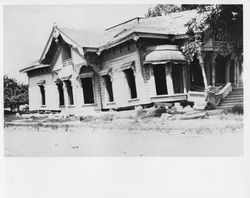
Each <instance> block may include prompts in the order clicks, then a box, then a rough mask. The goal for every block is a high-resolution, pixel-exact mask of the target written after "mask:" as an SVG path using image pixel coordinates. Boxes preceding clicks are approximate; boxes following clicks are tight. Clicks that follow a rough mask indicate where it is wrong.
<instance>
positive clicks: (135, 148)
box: [4, 114, 243, 157]
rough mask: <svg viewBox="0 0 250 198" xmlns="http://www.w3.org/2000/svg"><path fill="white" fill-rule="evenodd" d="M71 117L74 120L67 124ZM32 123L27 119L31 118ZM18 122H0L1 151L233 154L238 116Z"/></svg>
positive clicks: (238, 144)
mask: <svg viewBox="0 0 250 198" xmlns="http://www.w3.org/2000/svg"><path fill="white" fill-rule="evenodd" d="M72 123H74V124H72ZM30 124H31V123H30ZM51 124H52V123H51V122H50V123H48V125H46V123H45V122H44V123H43V124H41V123H39V125H37V124H35V125H26V124H24V125H23V126H21V124H20V125H19V126H17V125H16V124H15V125H11V124H9V125H7V124H5V130H4V143H5V148H4V149H5V156H8V157H10V156H25V157H42V156H58V157H59V156H62V157H70V156H76V157H80V156H100V157H101V156H128V157H130V156H131V157H133V156H135V157H137V156H138V157H139V156H141V157H143V156H238V155H242V154H243V116H242V115H232V114H228V115H224V114H223V115H214V116H209V117H207V118H206V119H194V120H178V119H172V120H169V119H166V118H164V117H162V118H148V119H132V118H117V119H111V120H110V119H105V120H102V121H101V122H100V120H87V121H86V120H85V121H84V122H80V121H74V122H68V123H67V122H63V123H60V124H58V123H57V124H56V125H55V124H52V125H51Z"/></svg>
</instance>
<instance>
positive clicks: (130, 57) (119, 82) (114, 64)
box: [101, 45, 149, 108]
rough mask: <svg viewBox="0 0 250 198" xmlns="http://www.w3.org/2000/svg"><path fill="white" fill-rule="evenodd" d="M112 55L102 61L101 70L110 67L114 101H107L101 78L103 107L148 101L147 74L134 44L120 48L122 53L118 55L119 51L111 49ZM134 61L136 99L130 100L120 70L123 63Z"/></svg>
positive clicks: (123, 75)
mask: <svg viewBox="0 0 250 198" xmlns="http://www.w3.org/2000/svg"><path fill="white" fill-rule="evenodd" d="M112 53H113V54H114V56H113V57H110V59H106V60H104V61H103V62H102V70H108V69H112V87H113V95H114V102H113V103H111V104H110V103H108V101H107V99H106V98H107V96H106V94H107V92H106V88H105V82H104V80H103V78H101V90H102V92H101V95H102V101H103V107H104V108H118V107H126V106H134V105H140V104H144V103H147V102H149V98H148V97H147V91H146V86H145V85H146V84H147V83H145V82H147V74H146V73H145V71H144V68H142V65H141V61H140V53H139V51H138V49H137V48H136V46H135V45H132V46H131V47H130V50H124V49H123V50H122V53H120V55H119V51H118V52H117V51H115V52H114V51H113V52H112ZM133 61H134V62H135V71H136V75H135V81H136V91H137V98H138V100H131V97H130V90H129V87H128V83H127V79H126V76H125V73H124V72H123V71H122V69H121V67H122V66H123V65H124V64H127V63H130V62H133Z"/></svg>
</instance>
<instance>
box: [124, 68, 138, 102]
mask: <svg viewBox="0 0 250 198" xmlns="http://www.w3.org/2000/svg"><path fill="white" fill-rule="evenodd" d="M123 71H124V73H125V75H126V78H127V81H128V87H129V90H130V96H131V98H132V99H133V98H137V92H136V84H135V76H134V71H133V69H131V68H129V69H125V70H123Z"/></svg>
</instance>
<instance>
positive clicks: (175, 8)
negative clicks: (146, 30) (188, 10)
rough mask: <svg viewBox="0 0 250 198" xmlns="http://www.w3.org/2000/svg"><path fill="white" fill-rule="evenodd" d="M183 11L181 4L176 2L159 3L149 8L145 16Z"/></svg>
mask: <svg viewBox="0 0 250 198" xmlns="http://www.w3.org/2000/svg"><path fill="white" fill-rule="evenodd" d="M179 11H181V6H180V5H174V4H157V5H156V6H154V7H153V8H149V9H148V12H147V14H146V15H145V17H147V18H148V17H156V16H164V15H167V14H170V13H173V12H179Z"/></svg>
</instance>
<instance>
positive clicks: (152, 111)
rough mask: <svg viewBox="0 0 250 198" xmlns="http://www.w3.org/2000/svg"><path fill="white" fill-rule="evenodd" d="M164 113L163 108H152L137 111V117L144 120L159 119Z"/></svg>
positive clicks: (164, 109)
mask: <svg viewBox="0 0 250 198" xmlns="http://www.w3.org/2000/svg"><path fill="white" fill-rule="evenodd" d="M163 113H166V108H165V107H164V106H161V107H157V108H155V107H152V108H149V109H138V110H137V116H138V117H140V118H142V119H144V118H152V117H161V114H163Z"/></svg>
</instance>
